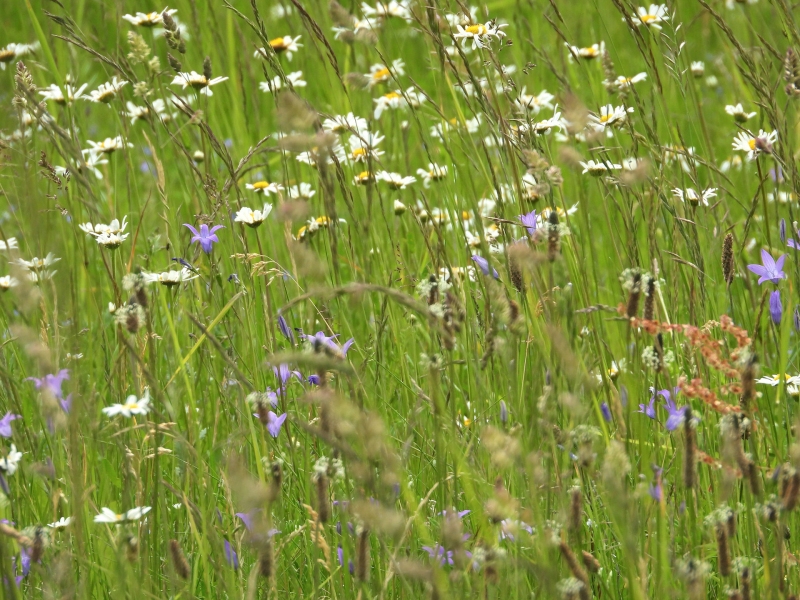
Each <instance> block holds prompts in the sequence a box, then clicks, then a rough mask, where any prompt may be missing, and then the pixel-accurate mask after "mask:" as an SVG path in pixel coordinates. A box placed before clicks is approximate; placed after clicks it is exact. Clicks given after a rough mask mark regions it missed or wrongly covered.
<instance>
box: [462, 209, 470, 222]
mask: <svg viewBox="0 0 800 600" xmlns="http://www.w3.org/2000/svg"><path fill="white" fill-rule="evenodd" d="M461 218H462V219H464V220H465V221H469V219H470V216H469V213H468V212H467V211H466V210H462V211H461Z"/></svg>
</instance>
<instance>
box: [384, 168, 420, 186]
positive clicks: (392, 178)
mask: <svg viewBox="0 0 800 600" xmlns="http://www.w3.org/2000/svg"><path fill="white" fill-rule="evenodd" d="M375 177H376V179H378V180H380V181H383V182H385V183H386V184H388V186H389V187H390V188H392V189H394V190H404V189H406V188H407V187H408V186H409V185H411V184H412V183H414V182H415V181H417V178H416V177H414V176H413V175H407V176H405V177H403V176H402V175H400V173H390V172H389V171H380V172H378V173H376V174H375Z"/></svg>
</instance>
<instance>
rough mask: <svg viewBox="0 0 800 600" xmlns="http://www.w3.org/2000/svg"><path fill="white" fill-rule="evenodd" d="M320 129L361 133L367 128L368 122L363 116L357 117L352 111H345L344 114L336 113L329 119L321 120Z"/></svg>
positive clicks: (333, 131)
mask: <svg viewBox="0 0 800 600" xmlns="http://www.w3.org/2000/svg"><path fill="white" fill-rule="evenodd" d="M322 129H324V130H325V131H330V132H331V133H344V132H346V131H351V132H353V133H362V132H364V131H368V130H369V124H368V123H367V120H366V119H365V118H363V117H357V116H356V115H354V114H353V113H347V114H346V115H336V116H334V117H331V118H330V119H325V120H324V121H323V122H322Z"/></svg>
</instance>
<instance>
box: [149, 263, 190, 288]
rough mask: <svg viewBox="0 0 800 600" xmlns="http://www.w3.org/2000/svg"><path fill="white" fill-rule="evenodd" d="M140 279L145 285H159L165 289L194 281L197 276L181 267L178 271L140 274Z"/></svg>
mask: <svg viewBox="0 0 800 600" xmlns="http://www.w3.org/2000/svg"><path fill="white" fill-rule="evenodd" d="M142 277H144V282H145V283H147V284H150V283H160V284H161V285H165V286H167V287H173V286H176V285H178V284H179V283H183V282H184V281H191V280H192V279H196V278H197V277H199V275H198V274H197V273H194V272H192V271H190V270H189V269H187V268H186V267H183V268H182V269H180V270H177V269H171V270H169V271H162V272H161V273H142Z"/></svg>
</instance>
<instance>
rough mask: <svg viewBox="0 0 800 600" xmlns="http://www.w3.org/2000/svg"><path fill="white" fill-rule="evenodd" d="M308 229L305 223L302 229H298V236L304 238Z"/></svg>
mask: <svg viewBox="0 0 800 600" xmlns="http://www.w3.org/2000/svg"><path fill="white" fill-rule="evenodd" d="M306 229H308V228H307V227H306V226H305V225H303V226H302V227H301V228H300V229H298V230H297V237H298V238H299V239H301V240H302V239H303V238H304V237H306Z"/></svg>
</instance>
